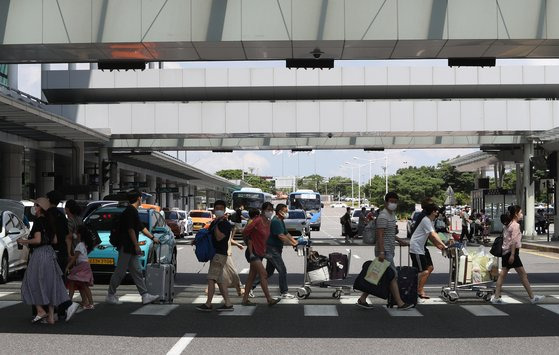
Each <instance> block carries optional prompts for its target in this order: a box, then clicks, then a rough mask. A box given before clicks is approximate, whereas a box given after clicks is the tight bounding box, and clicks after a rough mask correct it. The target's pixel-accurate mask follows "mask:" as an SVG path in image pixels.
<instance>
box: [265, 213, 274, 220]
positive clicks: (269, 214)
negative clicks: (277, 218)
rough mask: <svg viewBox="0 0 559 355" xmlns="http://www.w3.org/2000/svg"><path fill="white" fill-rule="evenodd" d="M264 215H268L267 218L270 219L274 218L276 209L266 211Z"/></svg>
mask: <svg viewBox="0 0 559 355" xmlns="http://www.w3.org/2000/svg"><path fill="white" fill-rule="evenodd" d="M264 216H266V218H268V219H272V217H273V216H274V211H266V212H264Z"/></svg>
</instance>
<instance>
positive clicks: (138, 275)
mask: <svg viewBox="0 0 559 355" xmlns="http://www.w3.org/2000/svg"><path fill="white" fill-rule="evenodd" d="M127 197H128V202H129V205H128V206H127V207H126V209H125V210H124V211H123V212H122V214H121V215H120V219H119V224H118V226H115V227H116V231H117V233H118V240H119V244H120V245H119V246H118V248H117V249H118V261H117V265H116V269H115V271H114V272H113V274H112V275H111V281H110V283H109V290H108V292H107V297H106V298H105V302H107V303H109V304H120V303H121V302H120V301H119V299H118V297H117V296H116V290H117V288H118V286H120V283H121V282H122V280H123V279H124V276H126V271H127V270H128V272H129V273H130V276H131V277H132V280H133V281H134V284H136V289H137V290H138V292H139V293H140V295H141V296H142V303H143V304H148V303H152V302H153V301H156V300H158V299H159V295H151V294H149V293H148V290H147V288H146V283H145V281H144V278H143V275H142V269H141V268H140V256H141V255H142V250H141V249H140V245H139V244H138V237H139V235H140V232H142V233H143V234H144V235H145V236H146V237H148V238H150V239H151V240H152V241H153V243H154V244H158V243H159V239H157V238H155V237H154V236H153V235H152V234H151V233H150V232H149V231H148V229H147V228H146V227H144V225H143V223H142V221H141V220H140V216H139V215H138V207H139V206H140V204H141V203H142V194H141V193H140V192H139V191H135V190H133V191H130V192H129V193H128V194H127Z"/></svg>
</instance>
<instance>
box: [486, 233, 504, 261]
mask: <svg viewBox="0 0 559 355" xmlns="http://www.w3.org/2000/svg"><path fill="white" fill-rule="evenodd" d="M489 252H490V253H491V254H492V255H494V256H497V257H501V256H503V236H502V235H500V236H498V237H497V238H495V241H493V245H492V246H491V250H489Z"/></svg>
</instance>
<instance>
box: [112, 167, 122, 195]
mask: <svg viewBox="0 0 559 355" xmlns="http://www.w3.org/2000/svg"><path fill="white" fill-rule="evenodd" d="M111 186H112V189H111V191H110V193H114V192H115V191H118V189H120V168H118V166H116V165H113V166H112V167H111Z"/></svg>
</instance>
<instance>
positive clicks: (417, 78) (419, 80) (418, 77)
mask: <svg viewBox="0 0 559 355" xmlns="http://www.w3.org/2000/svg"><path fill="white" fill-rule="evenodd" d="M410 82H411V84H412V85H433V68H430V67H412V68H411V70H410Z"/></svg>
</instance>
